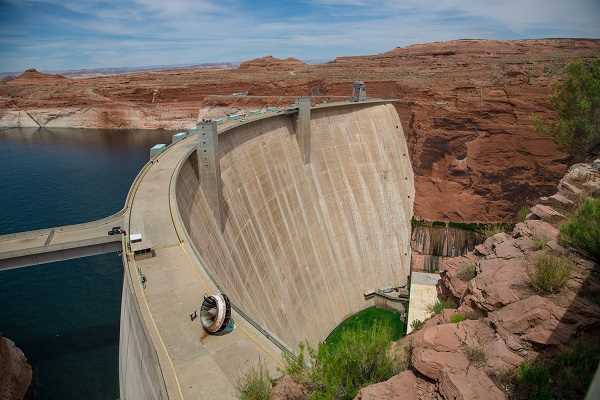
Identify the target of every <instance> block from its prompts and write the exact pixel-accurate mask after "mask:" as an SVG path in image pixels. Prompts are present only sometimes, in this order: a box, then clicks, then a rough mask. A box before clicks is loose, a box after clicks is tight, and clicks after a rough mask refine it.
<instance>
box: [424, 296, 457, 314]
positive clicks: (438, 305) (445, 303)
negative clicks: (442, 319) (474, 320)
mask: <svg viewBox="0 0 600 400" xmlns="http://www.w3.org/2000/svg"><path fill="white" fill-rule="evenodd" d="M427 308H428V310H429V312H430V313H433V314H436V315H437V314H440V313H441V312H442V311H444V309H446V308H456V303H455V302H454V301H452V300H450V299H441V300H439V299H438V300H436V302H435V303H433V304H431V305H430V306H429V307H427Z"/></svg>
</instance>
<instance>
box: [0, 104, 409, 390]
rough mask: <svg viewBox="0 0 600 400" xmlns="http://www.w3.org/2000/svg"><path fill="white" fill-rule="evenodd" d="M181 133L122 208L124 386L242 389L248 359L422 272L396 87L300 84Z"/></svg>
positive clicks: (269, 358)
mask: <svg viewBox="0 0 600 400" xmlns="http://www.w3.org/2000/svg"><path fill="white" fill-rule="evenodd" d="M180 139H182V140H177V141H175V140H174V143H173V144H171V145H169V146H167V147H166V148H164V150H162V151H161V152H160V154H158V155H155V156H154V157H153V158H152V159H151V161H150V162H149V163H147V164H146V165H145V166H144V168H143V169H142V170H141V172H140V173H139V175H138V176H137V177H136V179H135V181H134V183H133V185H132V187H131V189H130V191H129V194H128V196H127V200H126V204H125V207H124V208H123V210H122V211H120V213H119V215H118V218H119V219H118V220H119V221H122V222H121V223H122V227H123V229H124V230H125V231H126V232H127V233H128V234H127V235H122V236H121V237H120V240H121V246H122V250H123V252H122V258H123V264H124V283H123V296H122V306H121V329H120V345H119V353H120V354H119V381H120V392H121V393H120V398H121V399H122V400H127V399H132V400H133V399H235V398H237V392H236V382H237V381H238V380H239V378H240V377H241V376H242V375H243V373H244V372H245V371H246V370H247V369H248V368H250V367H253V366H255V365H256V364H257V363H258V362H259V361H260V362H263V363H264V364H265V365H266V366H267V367H268V368H269V369H271V370H275V367H277V366H278V365H280V363H281V353H282V352H284V351H294V350H295V349H296V348H297V346H298V344H299V343H300V342H302V341H305V340H308V341H309V342H311V343H313V344H316V343H317V342H319V341H322V340H324V339H325V338H326V337H327V336H328V335H329V333H330V332H331V331H332V330H333V329H334V328H335V327H336V326H337V325H339V324H340V323H341V322H342V321H343V320H344V319H346V318H347V317H349V316H350V315H352V314H354V313H356V312H358V311H360V310H362V309H364V308H366V307H369V306H371V305H373V302H374V299H373V297H372V296H368V295H367V294H369V293H370V294H372V293H383V292H389V291H390V289H392V288H402V287H405V286H407V284H408V280H409V278H410V256H411V251H410V234H411V219H412V213H413V202H414V177H413V171H412V166H411V163H410V159H409V156H408V149H407V144H406V140H405V137H404V132H403V128H402V124H401V121H400V119H399V116H398V114H397V112H396V109H395V107H394V106H393V103H392V101H389V100H365V101H361V102H344V103H329V104H321V105H317V106H313V107H311V106H310V99H309V98H300V100H299V106H298V107H296V108H289V109H285V110H278V111H271V112H268V113H266V114H262V115H259V116H250V117H248V118H246V119H245V120H243V121H228V122H225V123H223V124H222V125H220V126H218V127H217V124H216V123H215V122H214V121H212V122H202V123H200V124H199V125H198V127H197V128H196V129H192V130H190V131H189V132H188V133H187V135H186V136H185V138H180ZM102 223H106V220H104V222H102ZM91 224H93V223H91ZM102 229H103V228H102ZM39 236H40V234H39V233H37V234H35V236H33V237H34V238H38V237H39ZM134 237H135V240H132V239H133V238H134ZM1 239H2V238H0V267H1V264H2V260H3V258H2V257H3V255H2V254H3V250H7V251H6V253H7V255H6V257H5V259H6V260H7V262H8V261H10V262H11V263H13V264H14V265H16V263H17V261H18V264H19V265H26V264H30V263H33V261H31V260H28V259H25V258H23V257H28V254H29V253H32V254H34V255H35V257H38V258H39V257H40V255H39V254H40V253H43V249H41V248H40V247H39V246H38V247H32V248H31V249H28V248H25V247H26V245H25V244H22V243H37V242H39V241H40V240H41V239H36V240H26V237H25V236H23V235H21V234H20V236H19V243H20V245H19V246H21V247H19V252H18V254H17V255H18V257H20V258H19V260H17V261H15V258H14V257H15V254H16V253H14V249H8V246H4V247H7V248H6V249H4V248H3V245H2V240H1ZM45 242H48V240H46V241H45ZM6 243H8V242H6ZM73 246H74V245H73ZM8 250H10V251H11V252H9V251H8ZM10 257H12V258H10ZM219 292H223V293H225V294H226V295H227V296H228V297H229V299H230V300H231V303H232V306H233V311H232V320H233V321H234V328H233V330H232V331H231V332H228V333H224V334H220V335H209V334H207V332H206V331H205V330H204V329H203V328H202V325H201V324H200V322H199V321H198V318H196V312H197V311H198V309H199V308H200V304H201V303H202V301H203V297H204V296H205V295H211V294H214V293H219Z"/></svg>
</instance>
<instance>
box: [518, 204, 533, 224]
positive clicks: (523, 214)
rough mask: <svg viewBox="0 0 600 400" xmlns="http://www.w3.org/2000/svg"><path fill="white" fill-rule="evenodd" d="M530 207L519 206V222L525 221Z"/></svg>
mask: <svg viewBox="0 0 600 400" xmlns="http://www.w3.org/2000/svg"><path fill="white" fill-rule="evenodd" d="M529 212H530V211H529V207H525V206H523V207H521V208H519V211H518V212H517V220H518V221H519V222H523V221H525V219H526V218H527V215H529Z"/></svg>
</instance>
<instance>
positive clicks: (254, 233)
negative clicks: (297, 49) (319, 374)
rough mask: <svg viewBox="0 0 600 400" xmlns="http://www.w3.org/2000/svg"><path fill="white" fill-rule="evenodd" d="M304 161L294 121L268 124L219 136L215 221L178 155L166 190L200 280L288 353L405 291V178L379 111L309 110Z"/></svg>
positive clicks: (404, 158) (390, 114)
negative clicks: (370, 303)
mask: <svg viewBox="0 0 600 400" xmlns="http://www.w3.org/2000/svg"><path fill="white" fill-rule="evenodd" d="M310 132H311V133H310V135H311V136H310V162H306V163H305V161H304V160H303V154H302V152H301V151H300V149H299V146H298V142H299V141H298V140H297V132H296V130H295V126H294V121H293V119H292V118H290V116H287V115H284V116H277V117H272V118H269V119H266V120H263V121H261V122H260V123H255V124H246V125H243V126H240V127H238V128H236V129H233V130H230V131H227V132H224V133H222V134H221V135H219V151H218V152H219V154H218V158H219V159H220V164H221V165H220V168H221V176H222V202H223V208H224V210H223V213H224V215H223V217H222V218H223V224H222V226H219V225H220V224H218V223H215V221H214V218H212V217H213V214H214V213H212V211H211V205H210V200H209V199H208V197H209V196H210V195H211V194H207V193H205V191H204V190H203V188H202V185H201V184H200V183H199V180H198V176H197V173H196V172H195V166H194V164H195V161H196V160H195V158H193V157H190V158H188V159H187V160H186V161H185V162H184V164H183V166H182V167H181V171H180V173H179V177H178V181H177V187H176V193H177V202H178V207H179V211H180V213H181V218H182V220H183V222H184V224H185V227H186V230H187V232H188V234H189V237H190V239H191V241H192V243H193V245H194V246H195V248H196V250H197V251H198V253H199V255H200V257H201V258H202V260H203V263H204V267H205V268H206V270H207V272H208V273H209V274H210V275H211V276H212V277H213V278H214V279H215V281H216V282H217V283H218V284H219V286H220V287H221V288H222V289H223V291H224V292H225V293H227V294H228V296H229V297H230V298H231V300H232V302H233V303H234V304H236V305H237V306H238V307H239V308H240V309H242V310H243V311H244V312H245V313H246V314H247V315H249V316H251V317H252V318H253V319H254V320H255V321H256V322H257V323H259V324H260V325H261V326H262V327H264V328H266V329H267V330H268V331H270V332H272V333H273V334H274V335H276V336H277V337H278V338H280V339H281V340H282V341H283V342H284V343H286V344H287V345H288V346H290V347H291V348H294V347H296V345H297V344H298V343H299V342H301V341H304V340H307V339H308V340H309V341H310V342H313V343H316V342H317V341H320V340H323V339H325V338H326V337H327V335H328V334H329V332H331V330H332V329H333V328H335V327H336V326H337V325H338V324H339V323H340V322H341V321H342V320H344V319H345V318H346V317H348V316H350V315H351V314H354V313H356V312H358V311H360V310H362V309H363V308H365V307H366V306H367V303H366V302H365V299H364V293H365V292H369V291H373V290H375V289H381V288H386V287H390V286H392V287H397V286H405V285H406V283H407V279H408V275H409V272H410V271H409V268H410V249H409V243H410V221H411V218H412V205H413V198H414V185H413V175H412V169H411V165H410V161H409V158H408V151H407V148H406V142H405V140H404V135H403V133H402V127H401V124H400V120H399V118H398V115H397V114H396V111H395V109H394V107H393V105H391V104H377V105H353V106H345V107H333V108H331V107H328V108H322V109H318V108H317V109H314V110H313V111H312V118H311V120H310Z"/></svg>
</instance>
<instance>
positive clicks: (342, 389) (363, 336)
mask: <svg viewBox="0 0 600 400" xmlns="http://www.w3.org/2000/svg"><path fill="white" fill-rule="evenodd" d="M338 335H339V336H337V339H336V341H335V342H331V341H330V340H329V339H328V340H327V341H326V342H325V343H321V344H320V345H319V346H318V348H317V349H314V348H312V347H311V346H308V345H307V346H302V347H301V348H300V352H299V354H298V356H297V357H295V358H294V359H292V358H291V357H286V358H285V359H284V361H285V362H286V367H285V368H284V372H286V373H289V374H290V375H291V376H292V378H294V379H296V378H297V377H299V378H300V380H302V381H303V382H304V383H305V384H306V386H307V387H308V388H309V391H310V399H313V400H317V399H318V400H351V399H353V398H354V397H355V396H356V394H357V393H358V391H359V390H360V389H361V388H362V387H365V386H367V385H370V384H373V383H377V382H382V381H385V380H387V379H389V378H391V377H392V376H394V375H395V374H397V373H398V372H399V371H400V369H401V366H399V365H398V363H397V361H396V360H395V359H394V357H393V355H392V354H390V351H389V347H390V343H391V342H392V340H393V338H394V329H393V328H392V326H390V324H389V322H385V321H377V322H375V323H374V324H373V325H371V326H370V327H369V328H367V329H364V328H363V327H360V326H359V325H352V326H350V327H348V328H345V329H344V330H343V331H340V332H339V334H338ZM298 360H303V363H304V365H303V366H300V365H299V361H298Z"/></svg>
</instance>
